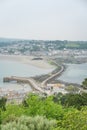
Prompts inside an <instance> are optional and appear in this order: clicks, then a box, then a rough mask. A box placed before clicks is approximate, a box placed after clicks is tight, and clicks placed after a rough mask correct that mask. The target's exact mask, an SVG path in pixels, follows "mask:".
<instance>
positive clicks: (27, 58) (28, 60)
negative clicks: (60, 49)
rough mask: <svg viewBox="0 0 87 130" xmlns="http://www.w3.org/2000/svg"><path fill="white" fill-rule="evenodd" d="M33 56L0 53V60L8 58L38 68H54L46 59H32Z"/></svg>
mask: <svg viewBox="0 0 87 130" xmlns="http://www.w3.org/2000/svg"><path fill="white" fill-rule="evenodd" d="M33 58H35V57H34V56H21V55H0V60H10V61H17V62H22V63H24V64H30V65H33V66H36V67H38V68H43V69H54V68H55V67H54V66H52V65H50V64H48V62H47V61H46V60H44V59H43V60H32V59H33Z"/></svg>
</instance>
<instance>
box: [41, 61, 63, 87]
mask: <svg viewBox="0 0 87 130" xmlns="http://www.w3.org/2000/svg"><path fill="white" fill-rule="evenodd" d="M54 63H55V64H56V65H57V66H59V67H61V69H60V71H58V72H56V73H55V74H53V75H51V76H50V77H48V78H47V79H46V80H44V81H43V82H42V83H41V87H42V88H44V87H46V84H47V82H48V81H51V80H52V79H55V78H56V77H58V76H59V75H60V74H61V73H62V72H63V71H64V66H63V65H61V66H60V65H58V64H57V63H56V62H54Z"/></svg>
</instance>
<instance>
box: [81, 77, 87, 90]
mask: <svg viewBox="0 0 87 130" xmlns="http://www.w3.org/2000/svg"><path fill="white" fill-rule="evenodd" d="M82 87H83V88H84V89H87V78H86V79H85V80H84V81H83V82H82Z"/></svg>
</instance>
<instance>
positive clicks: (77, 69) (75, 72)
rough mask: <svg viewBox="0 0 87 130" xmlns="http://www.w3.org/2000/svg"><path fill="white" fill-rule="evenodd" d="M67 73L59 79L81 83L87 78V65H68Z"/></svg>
mask: <svg viewBox="0 0 87 130" xmlns="http://www.w3.org/2000/svg"><path fill="white" fill-rule="evenodd" d="M67 66H68V67H67V69H66V70H65V72H64V73H63V74H62V75H61V76H60V77H59V78H58V79H60V80H63V81H66V82H70V83H79V84H81V83H82V81H83V80H84V79H85V78H87V63H84V64H68V65H67Z"/></svg>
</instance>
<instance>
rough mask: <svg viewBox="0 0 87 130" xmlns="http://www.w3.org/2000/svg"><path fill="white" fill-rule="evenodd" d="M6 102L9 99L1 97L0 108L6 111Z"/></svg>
mask: <svg viewBox="0 0 87 130" xmlns="http://www.w3.org/2000/svg"><path fill="white" fill-rule="evenodd" d="M6 102H7V99H6V98H5V97H2V98H0V108H1V109H2V110H4V111H5V110H6V107H5V106H6Z"/></svg>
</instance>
